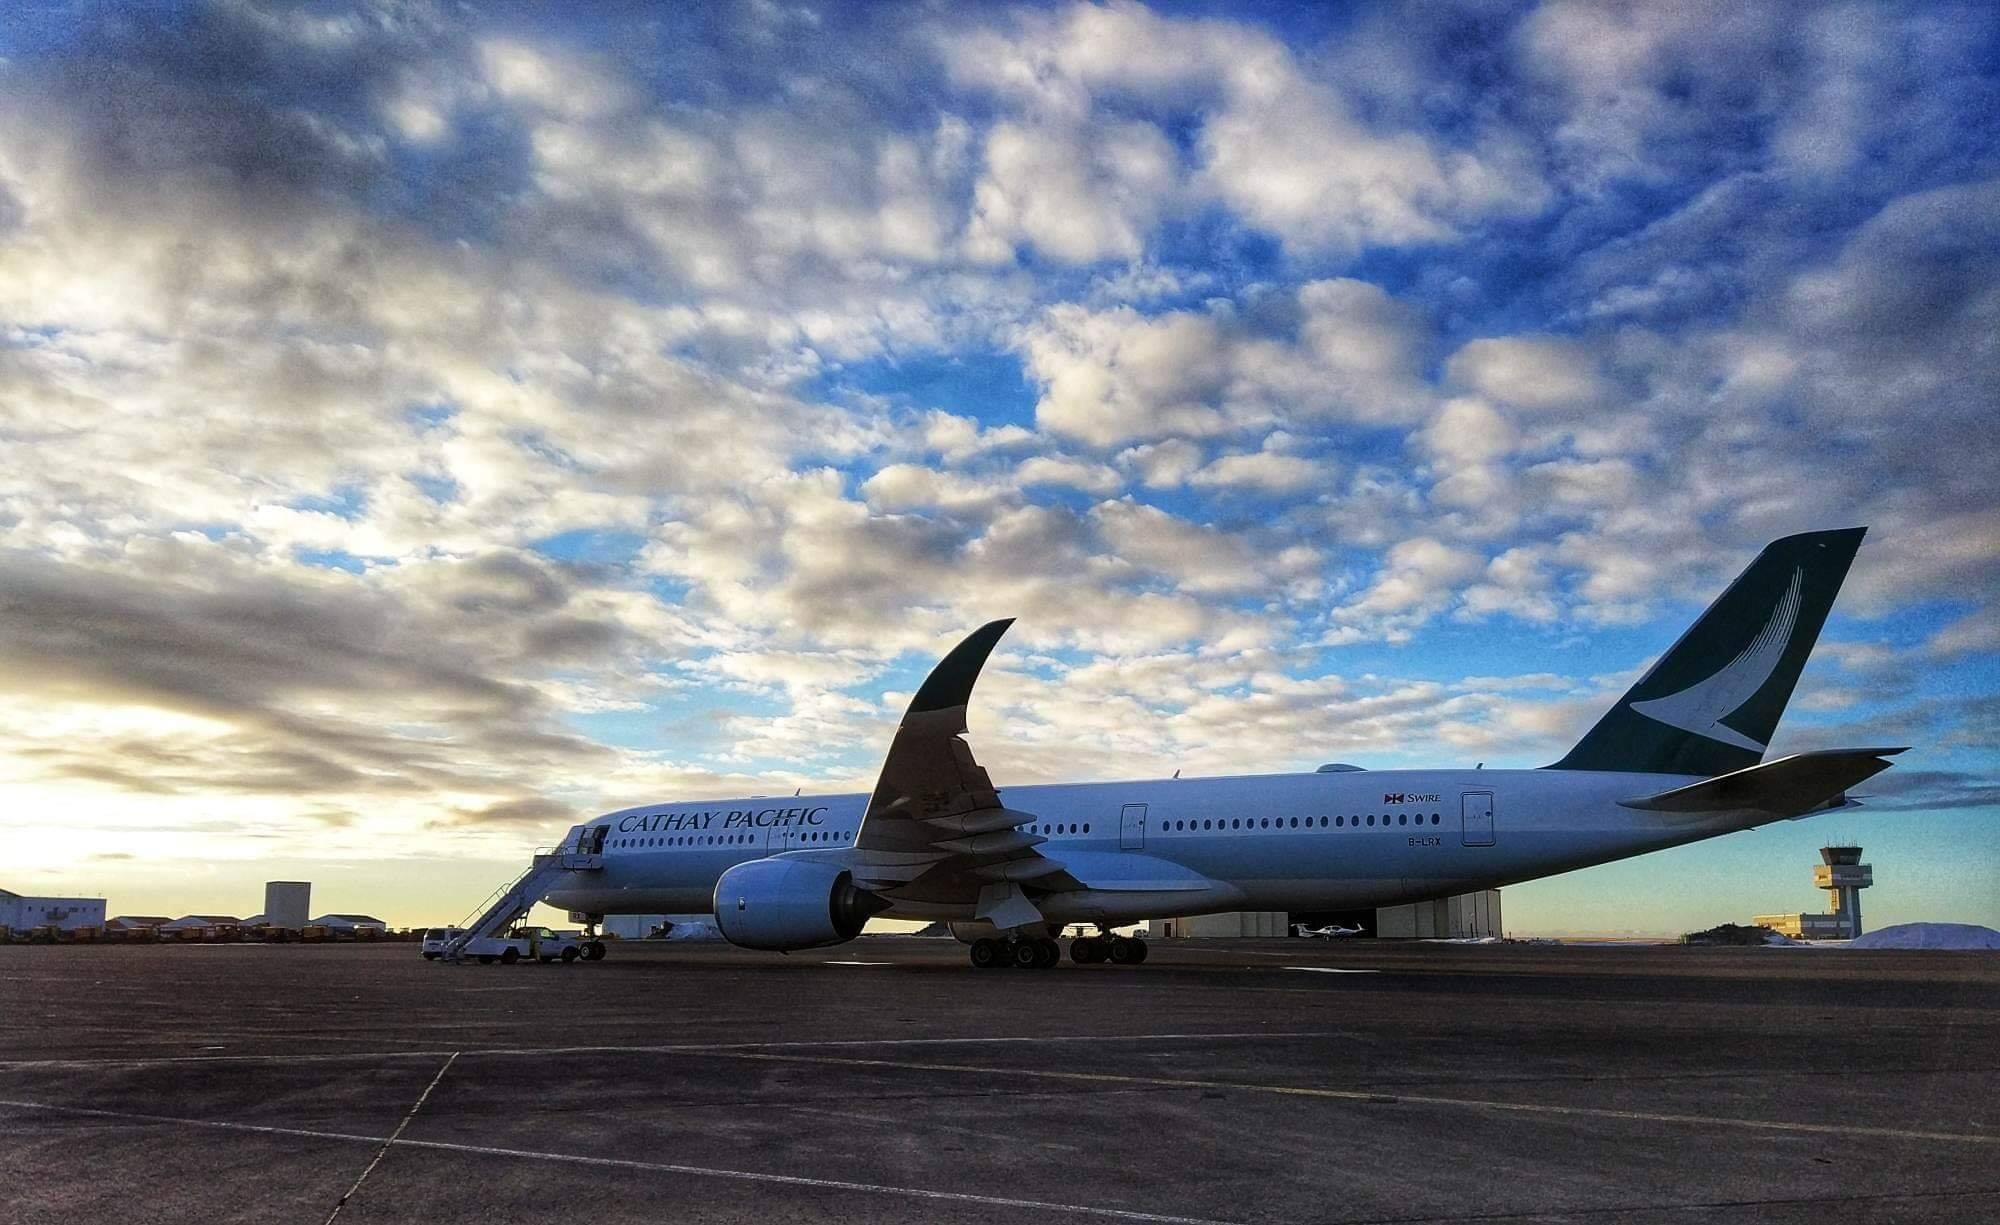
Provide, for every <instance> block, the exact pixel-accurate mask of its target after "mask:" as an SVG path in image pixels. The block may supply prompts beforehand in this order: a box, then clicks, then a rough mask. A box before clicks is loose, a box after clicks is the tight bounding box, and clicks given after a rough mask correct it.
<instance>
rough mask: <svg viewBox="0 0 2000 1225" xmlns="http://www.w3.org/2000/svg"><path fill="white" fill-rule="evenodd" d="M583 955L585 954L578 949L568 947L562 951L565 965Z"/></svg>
mask: <svg viewBox="0 0 2000 1225" xmlns="http://www.w3.org/2000/svg"><path fill="white" fill-rule="evenodd" d="M581 956H583V954H582V953H579V952H578V951H577V950H576V949H574V948H566V949H564V950H563V951H562V962H563V964H564V965H568V964H569V963H570V962H572V961H575V960H576V959H577V958H579V957H581Z"/></svg>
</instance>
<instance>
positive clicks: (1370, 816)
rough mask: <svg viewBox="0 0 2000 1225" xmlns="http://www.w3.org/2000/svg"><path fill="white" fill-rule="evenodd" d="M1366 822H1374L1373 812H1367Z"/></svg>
mask: <svg viewBox="0 0 2000 1225" xmlns="http://www.w3.org/2000/svg"><path fill="white" fill-rule="evenodd" d="M1368 824H1370V825H1373V824H1375V814H1374V813H1372V812H1371V813H1369V814H1368Z"/></svg>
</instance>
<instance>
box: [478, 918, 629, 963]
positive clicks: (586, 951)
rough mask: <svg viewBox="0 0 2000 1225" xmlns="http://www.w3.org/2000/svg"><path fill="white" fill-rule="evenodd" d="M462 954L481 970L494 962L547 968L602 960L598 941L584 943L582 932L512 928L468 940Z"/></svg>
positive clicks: (540, 928) (544, 928) (602, 953)
mask: <svg viewBox="0 0 2000 1225" xmlns="http://www.w3.org/2000/svg"><path fill="white" fill-rule="evenodd" d="M462 952H463V955H464V956H467V957H473V958H477V959H478V961H479V964H480V965H483V966H490V965H492V964H493V963H494V962H496V961H497V962H500V963H501V964H502V965H513V964H514V963H515V962H517V961H530V960H532V961H539V962H541V963H542V964H543V965H549V964H551V963H553V962H557V961H561V962H565V963H567V962H572V961H575V960H576V959H577V958H579V957H581V958H583V959H584V960H585V961H601V960H603V959H604V945H603V944H602V943H601V942H600V941H596V940H586V939H584V938H583V933H582V932H574V931H556V930H554V929H552V928H547V927H525V926H524V927H516V928H514V929H513V930H512V931H509V932H508V933H507V934H506V935H504V936H488V937H486V938H484V939H473V940H469V941H467V942H466V944H465V948H464V949H463V950H462Z"/></svg>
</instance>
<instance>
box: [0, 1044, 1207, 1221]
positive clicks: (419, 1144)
mask: <svg viewBox="0 0 2000 1225" xmlns="http://www.w3.org/2000/svg"><path fill="white" fill-rule="evenodd" d="M440 1075H442V1069H440ZM0 1106H4V1107H12V1108H14V1109H16V1110H43V1111H48V1112H50V1113H54V1114H72V1115H81V1116H84V1117H87V1118H100V1119H118V1120H123V1121H128V1122H135V1123H154V1124H169V1125H172V1126H176V1127H208V1128H214V1129H217V1130H221V1131H245V1132H255V1133H257V1134H259V1135H266V1136H293V1137H298V1138H300V1139H306V1140H337V1141H341V1142H344V1143H348V1144H379V1145H381V1146H382V1147H383V1148H384V1149H387V1148H390V1147H392V1146H393V1147H395V1148H418V1149H429V1150H432V1151H434V1152H443V1153H469V1154H472V1155H474V1156H480V1157H509V1158H513V1159H515V1160H523V1161H552V1162H559V1163H563V1164H569V1165H589V1166H599V1167H605V1168H610V1169H621V1170H641V1171H645V1172H648V1173H658V1174H682V1175H688V1176H691V1177H695V1178H716V1179H722V1180H724V1181H729V1182H749V1183H767V1184H769V1183H774V1184H777V1185H780V1186H788V1187H810V1188H812V1189H814V1190H820V1191H853V1192H858V1193H862V1194H867V1195H894V1196H902V1197H903V1198H906V1199H920V1200H931V1201H942V1202H945V1203H953V1204H979V1205H982V1206H985V1207H991V1208H1028V1209H1034V1210H1037V1211H1041V1212H1063V1213H1068V1214H1070V1215H1072V1216H1089V1217H1102V1218H1104V1219H1107V1220H1113V1221H1145V1222H1149V1223H1151V1225H1235V1223H1234V1222H1230V1221H1220V1220H1216V1219H1214V1218H1211V1217H1192V1216H1175V1215H1172V1214H1169V1213H1159V1212H1139V1211H1135V1210H1133V1209H1128V1208H1104V1207H1097V1206H1094V1205H1091V1204H1065V1203H1061V1202H1058V1201H1053V1200H1035V1199H1016V1198H1013V1197H1011V1196H1004V1195H977V1194H974V1193H972V1192H969V1191H936V1190H932V1189H930V1188H928V1187H898V1186H894V1185H891V1184H887V1183H871V1182H851V1181H848V1180H846V1179H839V1178H808V1177H806V1176H804V1175H801V1174H771V1173H766V1172H763V1171H759V1170H725V1169H718V1168H714V1167H710V1166H699V1165H679V1164H675V1163H672V1162H664V1161H637V1160H634V1159H632V1158H628V1157H595V1156H590V1155H588V1154H584V1153H546V1152H540V1151H537V1150H535V1149H521V1148H500V1147H498V1146H495V1145H488V1144H456V1143H453V1142H451V1141H448V1140H404V1139H400V1138H398V1137H397V1136H395V1135H391V1136H388V1137H383V1136H360V1135H355V1134H353V1133H351V1132H340V1131H318V1130H314V1129H312V1128H306V1127H276V1126H272V1125H269V1124H263V1123H233V1122H227V1121H224V1120H220V1119H187V1118H178V1117H175V1116H171V1115H163V1114H140V1113H136V1112H133V1111H125V1110H100V1109H97V1108H95V1107H90V1106H58V1105H55V1104H53V1103H50V1102H25V1101H15V1100H11V1099H7V1098H0ZM398 1130H399V1131H400V1129H398ZM349 1194H352V1192H349ZM327 1219H328V1220H329V1221H330V1220H332V1218H331V1217H329V1218H327Z"/></svg>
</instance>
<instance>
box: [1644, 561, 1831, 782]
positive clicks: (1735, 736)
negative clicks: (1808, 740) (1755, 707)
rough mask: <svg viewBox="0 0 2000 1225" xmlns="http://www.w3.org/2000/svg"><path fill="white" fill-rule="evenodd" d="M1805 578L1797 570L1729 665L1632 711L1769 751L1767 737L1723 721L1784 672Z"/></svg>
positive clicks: (1651, 699)
mask: <svg viewBox="0 0 2000 1225" xmlns="http://www.w3.org/2000/svg"><path fill="white" fill-rule="evenodd" d="M1804 580H1805V571H1804V570H1802V569H1799V570H1793V571H1792V585H1791V586H1790V587H1788V588H1786V590H1785V596H1784V598H1783V599H1781V600H1779V601H1778V606H1777V607H1776V608H1774V609H1772V610H1771V619H1770V620H1769V621H1767V622H1765V623H1764V628H1763V629H1761V630H1759V631H1758V632H1757V636H1756V637H1755V638H1752V639H1751V640H1750V645H1749V646H1746V647H1744V648H1743V650H1742V651H1741V652H1739V653H1738V654H1737V656H1736V658H1735V659H1732V660H1730V661H1729V664H1728V666H1726V667H1724V668H1723V669H1722V670H1721V671H1720V672H1717V673H1716V674H1715V675H1714V676H1711V677H1709V678H1708V679H1706V680H1701V681H1696V682H1695V683H1694V684H1692V685H1689V686H1688V687H1687V688H1685V689H1683V690H1681V691H1680V692H1679V693H1670V694H1668V695H1667V696H1665V697H1663V698H1648V699H1647V700H1646V701H1643V702H1634V703H1632V709H1633V710H1635V711H1637V712H1639V713H1640V714H1642V715H1644V716H1646V717H1647V718H1648V719H1651V720H1653V721H1654V722H1656V723H1664V724H1666V725H1667V726H1668V727H1677V728H1679V729H1681V730H1682V731H1684V732H1693V733H1694V734H1695V735H1697V736H1706V737H1707V738H1708V739H1710V740H1719V741H1721V742H1722V743H1724V744H1732V745H1735V746H1736V747H1737V748H1739V749H1750V750H1751V751H1753V752H1758V753H1761V752H1763V751H1764V745H1763V743H1762V742H1761V741H1756V740H1752V739H1751V738H1750V737H1748V736H1746V735H1744V734H1743V733H1742V732H1739V731H1737V730H1736V729H1735V728H1732V727H1724V726H1723V724H1722V720H1723V719H1726V718H1728V717H1729V716H1730V715H1731V714H1733V713H1735V712H1736V711H1737V710H1739V709H1741V708H1742V706H1743V704H1744V703H1745V702H1748V701H1749V700H1750V699H1751V697H1752V696H1753V695H1755V694H1756V692H1757V691H1758V690H1759V689H1762V688H1763V687H1764V682H1766V681H1768V680H1770V679H1771V674H1772V673H1773V672H1776V671H1777V670H1778V661H1779V660H1780V659H1783V658H1784V655H1785V647H1786V646H1787V645H1788V644H1790V642H1791V640H1792V626H1793V625H1795V624H1796V623H1797V622H1798V619H1799V596H1800V588H1801V585H1802V584H1803V582H1804Z"/></svg>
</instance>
